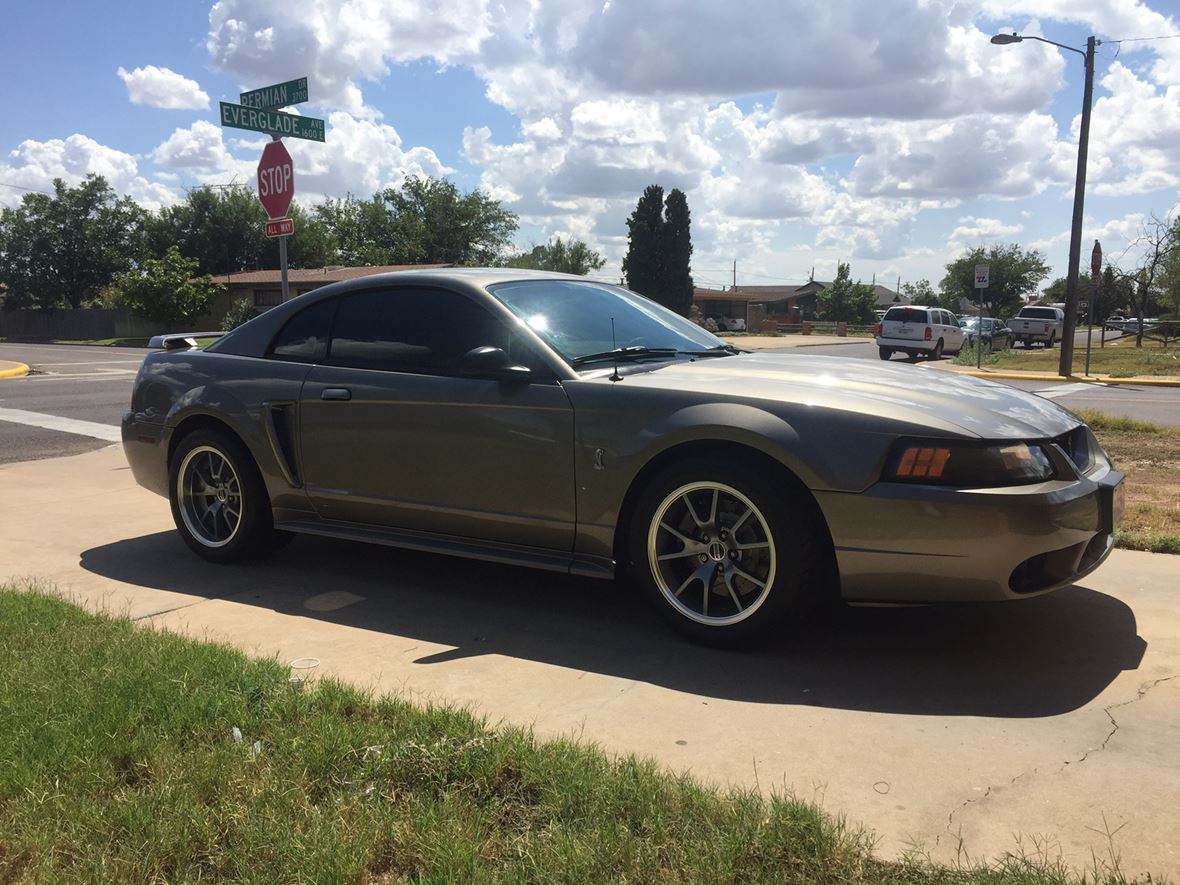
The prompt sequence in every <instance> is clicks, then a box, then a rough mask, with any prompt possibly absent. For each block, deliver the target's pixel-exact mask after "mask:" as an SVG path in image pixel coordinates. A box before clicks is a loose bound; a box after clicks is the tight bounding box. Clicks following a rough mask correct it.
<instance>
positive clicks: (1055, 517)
mask: <svg viewBox="0 0 1180 885" xmlns="http://www.w3.org/2000/svg"><path fill="white" fill-rule="evenodd" d="M1122 480H1123V475H1122V474H1121V473H1119V472H1117V471H1115V470H1113V469H1111V468H1110V467H1108V466H1105V465H1103V466H1100V467H1097V468H1095V469H1094V470H1093V471H1092V472H1090V473H1089V474H1087V475H1085V476H1080V477H1078V478H1077V479H1075V480H1053V481H1050V482H1045V483H1039V484H1037V485H1032V486H1018V487H1010V488H1002V489H953V488H944V487H939V486H919V485H902V484H896V483H879V484H877V485H875V486H873V487H872V488H870V489H868V490H867V491H865V492H862V493H860V494H850V493H841V492H817V493H816V500H817V501H818V502H819V505H820V508H821V509H822V510H823V512H824V515H825V517H826V518H827V521H828V527H829V529H830V530H831V533H832V538H833V540H834V541H835V545H836V561H837V564H838V566H839V569H840V582H841V591H842V594H843V596H844V598H845V599H848V600H850V601H863V602H870V601H871V602H960V601H962V602H967V601H971V602H981V601H998V600H1005V599H1019V598H1023V597H1028V596H1034V595H1039V594H1041V593H1047V592H1049V591H1051V590H1056V589H1058V588H1060V587H1063V586H1066V585H1068V584H1070V583H1072V582H1074V581H1076V580H1078V579H1079V578H1081V577H1082V576H1084V575H1086V574H1089V573H1090V572H1091V571H1093V570H1094V569H1096V568H1097V567H1098V566H1099V565H1101V564H1102V562H1103V561H1104V560H1105V559H1106V557H1107V556H1108V555H1109V553H1110V551H1111V548H1112V547H1113V546H1114V527H1115V525H1116V524H1117V522H1118V519H1119V518H1120V517H1121V515H1122V513H1121V507H1122V485H1121V484H1122Z"/></svg>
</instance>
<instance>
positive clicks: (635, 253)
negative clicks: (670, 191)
mask: <svg viewBox="0 0 1180 885" xmlns="http://www.w3.org/2000/svg"><path fill="white" fill-rule="evenodd" d="M663 229H664V189H663V188H662V187H660V186H659V185H658V184H649V185H648V186H647V187H646V188H645V189H644V191H643V195H642V196H641V197H640V198H639V202H638V203H636V204H635V211H634V212H632V213H631V217H630V218H628V219H627V254H626V255H625V256H624V257H623V275H624V276H625V277H626V278H627V288H629V289H631V290H632V291H635V292H638V293H639V294H640V295H646V296H647V297H648V298H652V299H655V300H656V301H659V300H660V299H659V295H660V288H661V281H662V279H663V267H662V265H663V262H662V251H661V244H662V239H663V238H662V236H661V234H662V232H663Z"/></svg>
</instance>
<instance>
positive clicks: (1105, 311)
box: [1095, 264, 1135, 323]
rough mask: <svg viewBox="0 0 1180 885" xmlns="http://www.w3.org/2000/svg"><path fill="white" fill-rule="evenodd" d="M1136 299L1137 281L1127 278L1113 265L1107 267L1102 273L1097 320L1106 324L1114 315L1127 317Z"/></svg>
mask: <svg viewBox="0 0 1180 885" xmlns="http://www.w3.org/2000/svg"><path fill="white" fill-rule="evenodd" d="M1134 298H1135V279H1134V277H1131V276H1127V275H1126V274H1124V273H1122V272H1121V271H1119V270H1116V269H1115V267H1114V266H1113V265H1110V264H1108V265H1106V269H1105V270H1103V271H1102V282H1101V285H1100V287H1099V291H1098V313H1097V315H1096V317H1095V318H1096V320H1097V321H1098V322H1100V323H1105V322H1106V319H1107V317H1110V316H1113V315H1114V314H1121V315H1126V314H1127V313H1129V312H1130V311H1131V305H1132V304H1133V303H1134Z"/></svg>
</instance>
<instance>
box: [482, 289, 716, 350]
mask: <svg viewBox="0 0 1180 885" xmlns="http://www.w3.org/2000/svg"><path fill="white" fill-rule="evenodd" d="M488 291H490V292H491V293H492V295H494V296H495V297H496V298H497V299H498V300H499V301H500V302H501V303H502V304H503V305H504V306H505V307H507V308H508V309H509V310H511V311H512V312H513V313H514V314H516V316H517V317H519V318H520V320H521V321H522V322H524V323H525V324H527V325H528V326H529V328H531V329H532V330H533V331H534V332H536V333H537V334H538V335H539V336H540V337H541V338H542V339H544V340H545V342H546V343H547V344H549V346H550V347H552V348H553V349H554V350H555V351H557V352H558V353H559V354H560V355H561V356H562V357H563V358H564V359H565V360H566V362H569V363H574V362H576V361H580V360H581V361H588V360H587V358H593V357H594V355H596V354H609V353H612V352H614V351H616V350H618V349H621V348H628V350H629V351H630V354H631V355H640V356H641V355H643V354H645V353H648V352H651V353H650V355H651V356H652V357H663V358H665V359H667V358H671V357H672V356H675V354H677V353H704V352H708V351H712V352H717V353H723V352H724V350H723V349H724V348H725V347H726V346H727V345H726V343H725V342H724V341H722V340H721V339H720V338H718V337H716V336H715V335H712V334H710V333H709V332H706V331H705V330H704V329H702V328H701V327H700V326H698V325H696V324H695V323H691V322H689V321H688V320H686V319H685V318H684V317H682V316H680V315H679V314H676V313H673V312H672V311H670V310H668V309H667V308H665V307H662V306H660V305H659V304H656V303H655V302H654V301H650V300H649V299H647V298H644V297H642V296H640V295H636V294H634V293H633V292H628V291H627V290H626V289H621V288H619V287H618V286H611V285H608V284H606V283H595V282H591V281H589V280H587V281H585V282H582V281H579V280H560V279H558V280H520V281H517V282H512V283H499V284H497V285H494V286H489V287H488ZM612 321H613V324H614V327H613V329H612V325H611V324H612Z"/></svg>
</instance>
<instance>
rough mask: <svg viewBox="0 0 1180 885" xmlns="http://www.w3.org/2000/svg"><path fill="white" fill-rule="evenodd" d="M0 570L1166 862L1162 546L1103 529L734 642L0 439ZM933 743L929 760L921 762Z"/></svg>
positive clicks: (1170, 862) (751, 770)
mask: <svg viewBox="0 0 1180 885" xmlns="http://www.w3.org/2000/svg"><path fill="white" fill-rule="evenodd" d="M0 488H2V489H3V490H4V506H3V509H0V563H3V568H2V570H0V580H5V579H11V578H17V579H20V578H32V579H41V580H44V581H46V582H49V583H51V584H53V585H55V586H56V587H57V589H58V590H59V592H61V593H62V594H63V595H65V596H67V597H69V598H72V599H74V600H76V601H78V602H79V603H81V604H83V605H85V606H87V607H88V608H91V609H102V610H105V611H107V612H109V613H110V614H112V615H115V616H125V617H129V618H132V619H135V620H137V621H141V622H142V623H143V624H144V625H145V626H151V627H154V628H158V629H169V630H175V631H178V632H182V633H186V634H188V635H191V636H194V637H198V638H202V639H211V640H219V641H224V642H228V643H230V644H232V645H235V646H237V647H239V648H241V649H243V650H244V651H246V652H247V653H249V654H253V655H259V656H271V655H273V656H276V657H278V659H279V660H281V661H290V660H291V659H293V658H296V657H301V656H314V657H317V658H319V659H320V660H321V661H322V664H321V666H320V670H319V673H320V675H323V676H333V677H336V678H339V679H343V680H346V681H348V682H351V683H354V684H357V685H360V686H363V687H368V688H373V689H375V690H378V691H393V692H397V693H398V694H400V695H401V696H403V697H405V698H408V699H410V700H412V701H416V702H428V701H438V702H446V703H452V704H458V705H468V706H470V707H472V708H473V709H475V710H476V711H477V712H479V713H482V714H484V715H486V716H488V717H489V718H490V719H491V721H492V722H493V723H495V722H507V723H514V724H519V725H525V726H531V727H533V728H534V729H535V730H536V732H537V733H538V735H540V736H542V737H551V736H565V737H570V736H572V737H574V738H575V739H578V740H585V741H593V742H595V743H597V744H598V745H600V746H601V747H603V748H604V749H605V750H607V751H608V752H614V753H635V754H639V755H641V756H646V757H651V758H654V759H656V760H657V761H659V762H660V763H661V764H662V765H664V766H666V767H668V768H669V769H671V770H673V771H677V772H691V773H692V774H693V775H694V776H696V777H698V778H700V779H702V780H704V781H707V782H711V783H721V784H736V785H739V786H742V787H748V788H751V789H760V790H762V791H764V792H770V791H772V790H773V791H779V792H786V791H792V792H793V793H794V794H795V795H796V796H798V797H799V798H801V799H804V800H809V801H815V802H817V803H818V804H821V805H822V806H823V807H824V809H825V810H826V811H828V812H829V813H832V814H843V815H846V816H847V817H848V818H849V820H850V821H851V822H853V823H863V824H865V825H867V826H869V827H871V828H873V829H874V830H875V831H876V833H877V834H878V836H879V837H880V842H879V844H878V847H877V852H878V853H879V854H880V855H882V856H887V857H896V856H898V855H899V854H901V853H902V852H904V851H905V850H906V849H907V848H908V847H911V846H913V845H915V844H916V845H918V846H920V847H922V848H924V849H927V850H929V851H930V852H932V854H933V856H934V858H935V859H936V860H940V861H949V862H953V861H954V859H955V856H956V852H957V850H958V847H959V845H960V839H961V840H962V843H961V844H962V848H963V850H964V851H966V852H967V853H968V854H969V855H970V856H971V857H979V856H988V857H995V856H997V855H999V854H1001V853H1002V852H1005V851H1016V850H1017V845H1016V842H1015V840H1014V834H1016V835H1019V836H1021V837H1022V838H1023V839H1024V840H1025V841H1024V847H1025V849H1026V850H1027V849H1028V848H1029V844H1030V843H1029V839H1033V838H1044V839H1045V842H1044V843H1043V844H1045V845H1047V846H1050V851H1051V856H1052V857H1056V856H1058V855H1060V857H1061V858H1062V860H1063V861H1064V862H1066V863H1068V864H1071V865H1073V866H1074V867H1075V868H1082V867H1087V866H1089V865H1090V863H1091V861H1092V856H1091V851H1093V852H1094V853H1095V856H1096V857H1097V858H1098V860H1099V861H1100V862H1101V861H1103V860H1106V859H1108V857H1109V854H1108V840H1107V837H1106V835H1105V832H1104V831H1105V830H1109V831H1112V832H1115V833H1116V835H1114V837H1113V844H1114V847H1115V849H1116V850H1117V851H1118V852H1119V853H1120V854H1121V868H1122V869H1123V870H1124V871H1125V872H1127V873H1129V874H1136V873H1146V872H1151V873H1153V874H1157V875H1158V874H1165V875H1168V876H1171V877H1172V878H1176V877H1177V876H1180V834H1178V832H1177V830H1176V827H1175V825H1174V819H1175V797H1176V796H1177V795H1180V755H1178V754H1177V753H1176V747H1177V746H1178V745H1180V642H1177V640H1176V637H1177V636H1180V602H1178V600H1180V597H1178V596H1177V594H1176V568H1177V563H1178V562H1180V559H1178V558H1176V557H1169V556H1160V555H1152V554H1147V553H1134V552H1130V551H1123V550H1116V551H1114V553H1113V554H1112V556H1111V559H1110V561H1109V562H1107V563H1106V564H1105V565H1104V566H1102V568H1100V569H1099V570H1098V571H1097V572H1095V573H1094V574H1093V575H1091V576H1089V577H1087V578H1086V579H1085V580H1084V581H1082V582H1081V583H1080V584H1079V585H1078V586H1075V587H1072V588H1069V589H1067V590H1063V591H1060V592H1059V593H1056V594H1053V595H1050V596H1047V597H1040V598H1037V599H1029V600H1025V601H1022V602H1018V603H1012V604H997V605H980V606H961V607H929V608H913V609H892V610H891V609H878V608H868V609H855V610H852V611H851V612H849V613H848V614H847V615H846V616H844V617H842V618H841V619H840V620H839V621H838V622H837V624H836V625H835V626H823V627H818V628H817V629H816V630H814V631H811V632H810V633H809V634H808V635H806V636H801V637H797V638H796V639H795V640H793V641H792V643H791V644H785V645H784V646H783V647H781V648H771V649H765V650H760V651H756V652H725V651H717V650H710V649H705V648H701V647H698V646H695V645H692V644H691V643H688V642H685V641H683V640H681V639H679V638H678V637H675V636H673V635H671V634H670V633H669V632H668V631H667V630H665V629H664V628H663V627H662V625H661V624H660V623H659V621H658V619H656V618H655V617H654V616H652V615H650V614H649V613H648V612H647V610H646V608H645V607H644V606H643V605H642V604H641V603H640V602H639V601H638V600H637V599H636V598H635V596H634V594H632V593H630V592H628V591H627V589H626V588H625V587H623V586H622V585H613V584H610V583H606V582H598V581H591V580H588V579H575V578H570V577H566V576H563V575H558V574H552V573H549V572H541V571H534V570H525V569H515V568H508V567H501V566H494V565H489V564H486V563H479V562H472V561H466V560H459V559H451V558H446V557H441V556H430V555H426V554H415V553H409V552H405V551H399V550H394V549H391V548H383V547H376V546H368V545H363V544H354V543H345V542H335V541H329V540H326V539H318V538H297V539H296V540H295V541H294V542H293V543H292V544H291V545H290V546H289V547H287V548H286V549H284V550H283V551H282V552H280V553H279V554H278V555H276V556H275V557H273V558H272V559H270V560H268V561H265V562H259V563H251V564H247V565H240V566H214V565H211V564H209V563H205V562H203V561H202V560H200V559H198V558H197V557H195V556H194V555H193V554H192V553H190V552H189V550H188V549H187V548H186V547H185V546H184V544H183V543H182V542H181V541H180V539H179V537H178V536H177V534H176V531H175V529H174V528H173V525H172V520H171V518H170V515H169V509H168V502H167V501H166V500H164V499H163V498H160V497H157V496H155V495H153V494H151V493H149V492H147V491H145V490H143V489H141V488H139V487H138V486H136V485H135V483H134V482H133V480H132V478H131V475H130V471H129V470H128V469H127V464H126V461H125V459H124V457H123V453H122V450H121V448H120V447H119V446H110V447H108V448H105V449H102V450H100V451H96V452H90V453H88V454H85V455H79V456H75V457H68V458H57V459H53V460H47V461H33V462H26V463H20V464H11V465H0ZM932 762H937V764H932Z"/></svg>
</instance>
